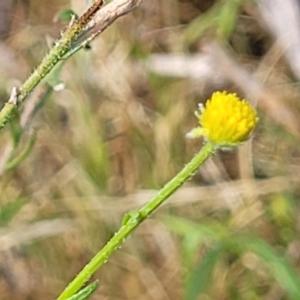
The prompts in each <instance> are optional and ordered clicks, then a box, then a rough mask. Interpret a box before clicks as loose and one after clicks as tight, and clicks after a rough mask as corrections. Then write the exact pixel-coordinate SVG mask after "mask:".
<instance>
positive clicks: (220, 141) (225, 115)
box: [187, 91, 258, 147]
mask: <svg viewBox="0 0 300 300" xmlns="http://www.w3.org/2000/svg"><path fill="white" fill-rule="evenodd" d="M196 116H197V118H198V119H199V123H200V125H201V127H198V128H195V129H193V130H192V131H191V132H190V133H189V134H188V135H187V136H188V137H192V138H195V137H199V136H204V137H205V138H206V139H207V140H208V141H210V142H212V143H214V144H216V145H218V146H221V147H222V146H225V147H226V146H235V145H238V144H239V143H242V142H244V141H245V140H247V138H248V137H249V135H250V133H251V132H252V130H253V129H254V127H255V125H256V123H257V122H258V117H257V116H256V111H255V110H254V109H253V108H252V107H251V106H250V105H249V104H248V102H247V101H246V100H241V99H240V98H239V97H238V96H237V95H236V94H231V93H227V92H225V91H224V92H215V93H213V95H212V97H211V99H209V100H208V101H207V102H206V107H205V108H204V107H203V106H202V105H201V104H200V105H199V112H196Z"/></svg>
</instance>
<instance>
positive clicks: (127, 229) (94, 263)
mask: <svg viewBox="0 0 300 300" xmlns="http://www.w3.org/2000/svg"><path fill="white" fill-rule="evenodd" d="M214 150H215V147H214V145H212V144H211V143H209V142H208V143H206V144H205V145H204V146H203V147H202V149H201V150H200V152H199V153H198V154H197V155H196V156H195V157H194V158H193V159H192V160H191V161H190V162H189V163H188V164H187V165H186V166H185V167H184V168H183V169H182V170H181V171H180V172H179V173H178V174H177V175H176V176H175V177H174V178H173V179H172V180H170V181H169V182H168V183H167V184H166V185H165V186H164V187H163V188H162V189H161V190H160V191H159V192H158V194H157V195H156V196H155V197H153V198H152V199H151V200H150V201H149V202H148V203H147V204H145V205H144V206H143V207H142V208H141V209H140V210H139V211H137V212H134V213H130V214H128V215H127V217H128V218H127V219H126V220H125V221H124V222H123V225H122V227H121V228H120V229H119V231H118V232H116V233H115V235H114V236H113V238H112V239H111V240H110V241H109V242H108V243H107V244H106V245H105V246H104V247H103V248H102V249H101V250H100V251H99V252H98V253H97V254H96V255H95V256H94V257H93V259H92V260H91V261H90V262H89V263H88V264H87V265H86V266H85V267H84V268H83V269H82V271H81V272H80V273H79V274H78V275H77V276H76V277H75V279H74V280H73V281H72V282H71V283H70V284H69V285H68V286H67V288H66V289H65V290H64V291H63V292H62V294H61V295H60V296H59V297H58V298H57V300H66V299H68V298H69V297H71V296H73V295H74V294H75V293H76V292H77V291H78V290H79V289H80V288H81V287H82V286H83V285H84V284H85V283H86V282H87V281H88V280H89V279H90V278H91V276H92V275H93V274H94V273H95V272H96V271H97V270H98V269H99V268H100V267H101V266H102V265H103V264H104V263H105V262H106V261H107V260H108V258H109V257H110V256H111V254H112V253H113V252H114V251H115V250H117V249H118V248H119V247H120V246H121V245H122V244H123V243H124V241H125V240H126V239H127V238H128V237H129V236H130V234H131V233H132V232H133V230H134V229H135V228H136V227H138V226H139V225H140V224H141V223H142V222H143V221H144V220H145V219H146V218H147V217H149V216H150V215H151V214H152V213H153V212H154V211H155V210H156V209H157V208H158V207H159V206H160V205H161V204H162V203H163V202H164V201H165V200H166V199H168V197H169V196H170V195H172V194H173V193H174V192H175V191H176V190H177V189H178V188H179V187H180V186H181V185H182V184H183V183H184V182H186V181H187V180H188V179H190V178H191V177H192V176H193V175H194V173H195V172H196V171H197V169H198V168H199V166H200V165H202V164H203V163H204V162H205V161H206V160H207V159H208V158H209V157H210V156H211V154H212V153H213V152H214Z"/></svg>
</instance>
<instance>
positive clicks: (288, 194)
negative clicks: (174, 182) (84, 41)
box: [0, 0, 300, 300]
mask: <svg viewBox="0 0 300 300" xmlns="http://www.w3.org/2000/svg"><path fill="white" fill-rule="evenodd" d="M275 2H276V1H275ZM287 2H289V1H287ZM87 4H88V1H85V0H73V1H61V0H60V1H58V0H53V1H34V0H20V1H6V2H5V3H4V2H3V1H2V2H1V5H0V13H1V16H2V17H1V18H0V19H1V20H2V21H1V22H0V32H1V36H0V39H1V44H0V101H1V103H2V104H4V103H5V101H6V100H7V98H8V95H9V93H10V89H11V88H12V86H15V85H17V86H18V85H20V84H21V82H22V81H24V79H25V78H26V76H28V74H29V73H30V72H31V70H32V69H33V68H34V67H35V66H36V65H37V64H38V63H39V62H40V61H41V59H42V57H43V55H44V54H45V52H46V51H47V49H48V48H49V45H51V43H52V42H53V40H54V39H55V38H57V37H58V36H59V31H60V30H61V29H63V28H64V26H65V25H66V24H63V23H61V22H53V19H55V16H57V15H58V14H59V13H60V12H61V11H63V10H64V9H68V8H71V9H73V10H74V11H75V12H77V13H78V14H80V13H81V12H83V10H84V9H85V8H86V6H87ZM283 13H284V12H282V14H283ZM285 17H286V16H285V15H282V24H283V26H286V27H285V28H288V29H290V30H292V28H291V27H289V26H288V24H287V23H286V19H285ZM268 25H270V24H268V19H267V18H266V17H265V15H264V13H263V7H261V3H260V2H255V1H246V0H238V1H237V0H234V1H233V0H226V1H217V0H215V1H213V0H206V1H205V0H166V1H159V0H153V1H147V0H145V1H144V3H143V4H142V5H141V6H140V7H139V8H138V9H136V10H135V11H133V13H131V14H129V15H127V16H125V17H123V18H122V19H119V20H118V21H117V22H116V23H115V24H113V25H112V26H111V27H109V28H108V29H107V30H106V31H105V32H104V33H103V34H101V36H100V37H98V38H97V39H96V40H95V42H94V43H93V44H92V49H91V50H87V51H80V52H79V53H77V54H76V55H75V56H73V57H72V58H71V59H69V60H68V61H66V63H65V64H64V66H63V68H62V72H61V74H60V78H61V80H62V81H63V82H64V83H65V85H66V88H65V89H64V90H63V91H59V92H55V91H53V90H52V88H51V87H50V86H49V84H51V81H50V80H48V82H46V81H45V83H44V84H42V85H40V86H39V87H38V88H37V89H36V91H35V92H34V93H33V94H32V95H31V96H30V98H29V99H28V100H27V101H26V103H25V105H24V106H23V107H22V108H21V113H20V115H19V116H17V117H16V120H14V122H12V124H11V126H9V127H7V128H6V129H5V130H4V131H3V132H2V133H1V144H0V155H1V156H0V173H1V181H0V201H1V203H0V226H1V227H0V240H1V242H0V251H1V255H0V295H1V296H0V298H1V299H32V300H33V299H54V298H55V297H56V296H57V295H58V294H59V293H60V291H61V290H62V289H63V288H64V287H65V286H66V284H67V283H68V282H69V281H70V280H71V279H72V278H73V277H74V275H75V274H76V273H77V272H78V271H79V270H80V269H81V268H82V267H83V266H84V265H85V263H87V261H88V260H89V259H90V258H91V257H92V256H93V255H94V253H96V251H97V250H98V249H99V248H100V247H101V246H103V245H104V244H105V242H106V241H107V240H108V239H109V238H110V237H111V236H112V235H113V233H114V231H115V230H116V229H117V228H118V227H119V225H120V222H121V220H122V216H123V214H124V213H125V212H127V211H129V210H133V209H136V208H139V207H140V206H141V205H142V204H143V203H145V202H146V201H147V200H148V199H149V198H150V197H151V196H152V195H154V194H155V192H156V191H157V189H159V188H160V187H161V186H163V184H164V183H166V182H167V181H168V180H169V179H171V178H172V177H173V176H174V175H175V174H176V172H177V171H179V170H180V169H181V168H182V167H183V165H184V164H185V163H186V162H188V161H189V160H190V159H191V157H192V156H193V155H194V154H195V153H196V152H197V151H198V150H199V148H200V147H201V140H187V139H186V138H185V134H186V133H187V132H189V131H190V130H191V128H193V127H195V126H196V125H197V120H196V118H195V117H194V111H195V110H196V109H197V104H198V103H199V102H205V101H206V99H207V98H209V97H210V95H211V93H212V92H213V91H216V90H223V89H226V90H229V91H234V92H237V93H238V94H239V95H240V96H241V97H246V98H247V99H249V101H250V102H251V103H252V105H253V106H257V108H258V113H259V117H260V123H259V125H258V128H257V130H256V131H255V133H254V136H253V139H252V140H251V141H250V142H247V143H246V144H245V145H243V146H242V147H240V148H239V149H238V150H234V151H230V152H220V153H217V154H216V155H215V156H214V157H213V158H212V159H211V160H210V161H209V162H207V163H206V164H205V166H204V167H203V168H201V170H199V172H198V173H197V174H196V175H195V177H194V179H193V180H191V181H190V182H189V183H188V184H186V185H185V186H183V187H182V188H181V189H180V190H179V191H178V192H177V193H176V194H175V195H174V196H172V197H171V199H170V200H169V201H168V202H167V203H166V205H165V206H164V207H162V208H161V209H160V210H159V212H157V213H156V214H155V215H154V216H153V217H152V218H151V219H149V220H147V221H146V222H145V223H144V224H142V226H141V227H140V228H138V230H137V231H136V232H135V233H134V235H133V236H132V237H131V238H130V239H129V240H128V241H126V243H125V245H124V246H123V247H122V249H120V250H119V251H118V252H117V253H116V254H114V255H113V257H112V258H111V259H110V260H109V262H108V263H107V264H106V265H105V266H104V267H103V268H101V270H100V271H99V272H97V274H96V275H95V276H94V278H98V279H99V280H100V287H99V289H98V291H97V293H96V294H95V295H94V296H93V297H92V299H116V300H117V299H120V300H121V299H124V300H125V299H143V300H148V299H155V300H167V299H172V300H175V299H188V300H192V299H201V300H208V299H218V300H222V299H224V300H227V299H237V300H238V299H253V300H255V299H267V300H277V299H278V300H282V299H300V279H299V274H300V273H299V272H300V257H299V253H300V236H299V232H300V223H299V215H300V205H299V158H300V153H299V141H300V138H299V117H300V110H299V108H300V106H299V96H300V89H299V79H298V77H297V73H296V72H295V70H294V64H295V65H296V64H297V61H296V59H295V58H294V60H291V59H290V58H289V56H286V55H285V54H286V52H287V49H288V45H282V43H280V42H278V39H276V32H272V31H271V30H269V28H270V26H268ZM288 32H289V30H287V34H288ZM299 53H300V52H299ZM52 79H54V80H57V77H55V76H54V77H53V76H52Z"/></svg>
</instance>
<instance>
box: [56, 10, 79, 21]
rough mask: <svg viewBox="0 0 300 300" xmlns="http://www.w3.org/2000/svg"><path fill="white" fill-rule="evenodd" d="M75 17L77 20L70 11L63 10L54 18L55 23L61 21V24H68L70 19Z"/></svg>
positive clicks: (76, 16)
mask: <svg viewBox="0 0 300 300" xmlns="http://www.w3.org/2000/svg"><path fill="white" fill-rule="evenodd" d="M73 16H75V19H78V15H77V14H76V13H75V12H74V10H72V9H65V10H63V11H61V12H59V13H58V14H57V15H56V17H55V18H54V20H55V21H62V22H70V21H71V19H72V18H73Z"/></svg>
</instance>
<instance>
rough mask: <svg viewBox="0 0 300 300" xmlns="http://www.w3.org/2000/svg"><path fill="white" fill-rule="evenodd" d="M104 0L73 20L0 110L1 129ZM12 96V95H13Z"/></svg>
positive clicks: (69, 48) (69, 47)
mask: <svg viewBox="0 0 300 300" xmlns="http://www.w3.org/2000/svg"><path fill="white" fill-rule="evenodd" d="M102 2H103V1H102V0H97V1H96V2H95V3H94V4H93V5H92V6H91V7H90V8H89V9H88V10H87V11H86V12H85V13H84V14H83V15H82V16H81V17H80V18H79V19H78V20H73V22H72V24H70V25H69V27H68V28H67V29H66V30H65V32H64V33H63V34H62V36H61V38H60V39H59V40H58V41H57V42H56V43H55V45H54V46H53V48H51V49H50V51H49V53H48V54H47V55H46V56H45V57H44V59H43V60H42V62H41V63H40V65H39V66H38V67H37V68H36V69H35V71H34V72H33V73H32V74H31V75H30V76H29V77H28V78H27V80H26V81H25V82H24V84H23V85H22V86H21V87H20V88H19V89H18V90H17V93H16V95H15V99H13V101H12V99H10V100H9V101H8V102H7V103H6V104H5V105H4V107H3V108H2V110H1V111H0V130H1V129H3V128H4V126H5V125H6V123H7V122H8V121H9V120H10V119H11V118H12V116H13V114H14V113H15V111H16V109H17V106H18V105H19V104H22V103H23V101H24V100H25V99H26V97H27V96H28V95H29V94H30V93H31V92H32V91H33V90H34V88H35V87H36V86H37V85H38V84H39V83H40V82H41V81H42V79H44V78H45V76H46V75H47V74H48V73H49V72H50V71H51V70H52V69H53V68H54V67H55V66H56V64H57V63H58V62H59V61H60V60H61V59H62V58H63V57H64V55H66V54H67V53H68V52H69V51H70V50H71V48H72V43H73V42H74V41H76V39H77V38H78V36H79V34H80V33H81V32H82V31H83V30H84V28H85V25H86V24H87V23H88V21H89V20H90V18H91V17H92V16H93V14H95V12H96V11H97V10H98V9H99V7H100V6H101V5H102ZM11 98H12V96H11Z"/></svg>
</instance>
